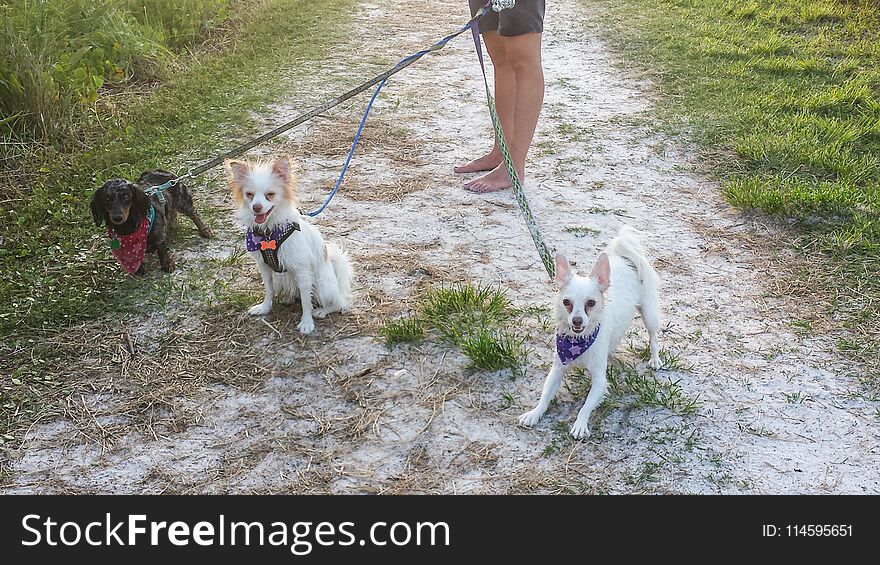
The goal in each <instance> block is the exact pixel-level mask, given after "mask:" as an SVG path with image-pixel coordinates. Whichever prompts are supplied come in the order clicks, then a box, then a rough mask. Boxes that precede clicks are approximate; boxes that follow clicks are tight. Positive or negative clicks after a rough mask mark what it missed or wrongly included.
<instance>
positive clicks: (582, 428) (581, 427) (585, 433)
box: [569, 421, 590, 439]
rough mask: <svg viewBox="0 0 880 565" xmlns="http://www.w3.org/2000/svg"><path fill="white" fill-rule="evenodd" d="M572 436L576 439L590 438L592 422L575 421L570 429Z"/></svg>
mask: <svg viewBox="0 0 880 565" xmlns="http://www.w3.org/2000/svg"><path fill="white" fill-rule="evenodd" d="M569 433H570V434H571V437H573V438H574V439H589V437H590V424H589V422H584V423H581V422H577V421H575V423H574V425H573V426H572V427H571V430H569Z"/></svg>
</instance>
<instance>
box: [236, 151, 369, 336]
mask: <svg viewBox="0 0 880 565" xmlns="http://www.w3.org/2000/svg"><path fill="white" fill-rule="evenodd" d="M227 165H228V169H229V173H230V176H231V179H230V180H231V181H232V184H233V190H239V189H240V192H241V194H240V195H237V198H239V199H240V205H239V208H238V210H237V211H236V218H237V219H238V221H239V222H241V223H242V225H244V226H246V227H254V228H260V229H261V230H266V231H271V230H273V229H274V228H275V227H277V226H279V225H283V224H286V223H288V222H290V221H294V222H297V223H298V224H299V227H300V231H295V232H293V234H291V235H290V237H288V238H287V239H286V240H285V241H284V243H283V244H282V245H281V246H280V248H279V249H278V260H279V263H280V264H281V266H282V268H283V269H284V272H283V273H276V272H275V271H273V270H272V269H271V268H270V267H269V266H268V265H267V264H266V263H265V261H263V256H262V255H261V254H260V252H259V251H252V252H250V253H249V255H250V256H251V257H253V259H254V261H256V262H257V266H258V267H259V269H260V275H261V276H262V278H263V302H261V303H260V304H257V305H255V306H252V307H250V308H249V309H248V312H249V313H250V314H253V315H254V316H263V315H266V314H269V313H270V312H271V311H272V305H273V300H274V298H275V297H278V298H279V299H281V300H282V301H283V302H292V301H293V300H295V299H296V297H297V296H299V298H300V302H301V303H302V320H301V321H300V323H299V326H298V328H299V331H300V332H301V333H304V334H308V333H311V332H312V331H313V330H314V329H315V321H314V318H323V317H325V316H326V315H327V314H330V313H331V312H337V311H342V310H345V309H346V308H348V307H349V306H351V303H352V288H351V279H352V268H351V263H350V261H349V259H348V257H347V255H346V254H345V253H344V252H343V251H342V250H341V249H340V248H339V247H338V246H336V245H335V244H333V243H331V242H325V241H324V239H323V238H322V237H321V234H320V233H319V232H318V229H317V228H315V227H314V226H312V225H311V224H309V223H308V222H307V221H306V219H305V218H304V217H303V216H302V215H301V214H300V213H299V210H297V208H296V202H295V201H293V200H292V199H291V198H289V195H291V194H292V188H291V189H288V190H285V186H288V187H291V186H292V179H291V176H290V175H291V174H292V173H291V171H290V165H289V163H288V162H287V161H286V160H278V161H275V162H274V163H257V164H253V163H245V162H242V161H231V162H229V163H228V164H227ZM266 211H269V213H268V214H269V215H268V216H267V217H266V219H265V221H264V222H263V223H262V224H258V223H257V222H256V217H257V212H262V213H265V212H266ZM313 297H314V298H315V299H316V301H317V304H318V308H317V309H314V310H313V307H312V299H313Z"/></svg>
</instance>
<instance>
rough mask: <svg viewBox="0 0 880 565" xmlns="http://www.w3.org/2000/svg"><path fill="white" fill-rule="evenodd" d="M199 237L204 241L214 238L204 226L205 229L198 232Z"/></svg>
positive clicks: (211, 232)
mask: <svg viewBox="0 0 880 565" xmlns="http://www.w3.org/2000/svg"><path fill="white" fill-rule="evenodd" d="M199 235H200V236H202V237H203V238H205V239H211V238H212V237H214V232H213V231H211V228H209V227H208V226H205V229H203V230H199Z"/></svg>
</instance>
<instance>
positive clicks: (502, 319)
mask: <svg viewBox="0 0 880 565" xmlns="http://www.w3.org/2000/svg"><path fill="white" fill-rule="evenodd" d="M518 313H519V312H518V311H517V310H515V309H514V308H513V306H512V304H511V303H510V300H509V299H508V298H507V295H506V294H505V293H504V291H502V290H501V289H498V288H494V287H490V286H479V285H478V286H473V285H469V284H462V285H455V286H449V287H441V288H436V289H431V290H429V291H428V293H427V294H426V296H425V299H424V300H423V301H422V303H421V304H420V306H419V311H418V314H417V315H416V316H413V317H409V318H401V319H398V320H394V321H391V322H388V323H387V324H386V325H385V326H384V327H383V328H382V330H381V333H382V335H383V337H385V344H386V346H387V347H389V348H391V347H393V346H394V345H395V344H397V343H405V342H415V341H420V340H421V339H423V338H424V337H425V336H426V332H427V330H431V331H433V332H434V333H435V334H436V335H437V336H438V337H439V338H440V340H442V341H444V342H446V343H448V344H450V345H452V346H455V347H457V348H459V350H460V351H461V352H462V353H463V354H464V355H465V356H466V357H467V358H468V359H470V362H471V366H472V367H473V368H475V369H481V370H487V371H500V370H504V369H509V370H511V371H512V372H513V374H514V375H516V374H518V373H519V371H520V370H521V368H522V367H523V365H525V363H526V360H527V356H528V351H527V348H526V346H525V338H519V337H516V336H515V335H514V333H513V332H512V331H511V329H510V328H509V327H508V326H509V322H510V321H511V320H513V319H514V318H515V317H516V316H517V315H518Z"/></svg>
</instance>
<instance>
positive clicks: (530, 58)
mask: <svg viewBox="0 0 880 565" xmlns="http://www.w3.org/2000/svg"><path fill="white" fill-rule="evenodd" d="M501 40H502V41H504V42H505V55H506V62H507V63H508V65H509V66H510V67H511V69H512V71H513V74H514V77H515V78H514V81H515V83H516V88H515V93H516V97H515V100H514V115H513V118H514V119H513V128H512V130H511V128H508V127H507V125H506V124H505V122H504V119H503V118H501V116H500V115H499V118H501V127H502V129H503V131H504V136H505V138H507V143H508V146H509V150H510V157H511V160H512V161H513V166H514V169H515V170H516V173H517V175H518V176H519V178H520V181H522V180H523V179H524V178H525V163H526V156H527V155H528V152H529V147H530V146H531V144H532V138H533V137H534V135H535V128H536V127H537V125H538V116H539V115H540V114H541V105H542V104H543V102H544V70H543V68H542V67H541V34H540V33H526V34H523V35H516V36H512V37H502V38H501ZM496 72H497V71H496ZM499 94H500V93H499ZM509 130H511V131H509ZM510 186H511V183H510V177H509V176H508V174H507V170H506V168H505V167H504V165H503V164H499V165H498V166H497V167H495V168H494V169H492V171H490V172H489V173H487V174H485V175H483V176H481V177H479V178H477V179H474V180H472V181H470V182H468V183H466V184H465V185H464V188H466V189H468V190H471V191H473V192H480V193H483V192H493V191H496V190H503V189H505V188H510Z"/></svg>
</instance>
